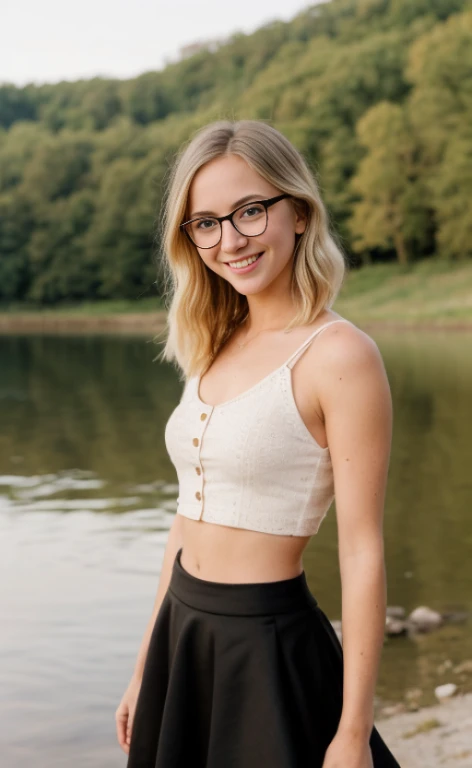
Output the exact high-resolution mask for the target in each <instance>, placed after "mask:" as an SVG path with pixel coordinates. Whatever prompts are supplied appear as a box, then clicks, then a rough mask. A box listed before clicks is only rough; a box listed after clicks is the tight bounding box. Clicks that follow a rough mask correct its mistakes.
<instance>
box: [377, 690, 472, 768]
mask: <svg viewBox="0 0 472 768" xmlns="http://www.w3.org/2000/svg"><path fill="white" fill-rule="evenodd" d="M375 726H376V728H377V730H378V731H379V733H380V735H381V736H382V738H383V739H384V741H385V743H386V744H387V746H388V747H389V749H390V750H391V751H392V753H393V755H394V756H395V758H396V759H397V760H398V762H399V763H400V765H401V768H445V767H446V768H448V767H449V766H456V767H457V768H471V766H472V693H463V694H461V693H458V694H456V695H455V696H453V697H451V698H450V699H447V700H445V701H443V702H441V703H438V704H433V705H432V706H428V707H421V708H420V709H418V710H415V711H405V712H398V713H396V714H392V715H388V716H382V715H380V716H379V717H377V718H376V719H375Z"/></svg>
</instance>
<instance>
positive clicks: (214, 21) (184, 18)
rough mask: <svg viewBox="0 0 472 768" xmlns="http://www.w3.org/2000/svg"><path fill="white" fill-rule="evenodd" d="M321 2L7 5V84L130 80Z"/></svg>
mask: <svg viewBox="0 0 472 768" xmlns="http://www.w3.org/2000/svg"><path fill="white" fill-rule="evenodd" d="M317 1H319V0H311V2H306V1H305V2H304V1H303V0H231V2H228V0H226V2H225V0H165V2H164V1H163V0H154V2H152V1H151V0H80V2H67V0H0V5H1V17H0V24H1V28H2V35H1V38H2V39H1V44H0V83H5V82H8V83H14V84H15V85H25V84H26V83H45V82H48V83H56V82H59V81H60V80H78V79H82V78H87V79H89V78H91V77H95V76H103V77H118V78H129V77H135V76H136V75H139V74H141V73H142V72H148V71H150V70H156V69H161V68H162V67H163V66H165V64H166V63H167V62H168V61H175V60H177V59H178V58H179V51H180V48H181V47H183V46H185V45H187V44H190V43H194V42H198V41H201V40H208V39H211V40H213V39H221V38H223V39H224V38H226V37H228V36H229V35H230V34H232V33H234V32H252V31H254V30H255V29H257V28H258V27H260V26H262V25H263V24H266V23H268V22H270V21H273V20H274V19H281V20H288V19H290V18H292V17H293V16H295V15H296V14H297V13H298V12H300V11H301V10H303V9H305V8H307V7H309V6H310V5H314V4H315V3H316V2H317Z"/></svg>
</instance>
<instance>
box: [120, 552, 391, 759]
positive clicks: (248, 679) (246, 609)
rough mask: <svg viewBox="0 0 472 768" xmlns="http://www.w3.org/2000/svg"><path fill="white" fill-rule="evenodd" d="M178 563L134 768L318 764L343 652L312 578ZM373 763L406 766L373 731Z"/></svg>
mask: <svg viewBox="0 0 472 768" xmlns="http://www.w3.org/2000/svg"><path fill="white" fill-rule="evenodd" d="M181 552H182V550H179V552H178V553H177V556H176V559H175V561H174V565H173V570H172V575H171V580H170V584H169V588H168V590H167V592H166V595H165V597H164V600H163V602H162V604H161V607H160V610H159V613H158V616H157V619H156V623H155V625H154V629H153V632H152V635H151V639H150V643H149V649H148V653H147V658H146V663H145V666H144V670H143V679H142V684H141V689H140V692H139V696H138V701H137V704H136V711H135V716H134V722H133V725H132V731H131V743H130V749H129V755H128V762H127V768H322V764H323V758H324V754H325V752H326V749H327V748H328V746H329V744H330V742H331V740H332V739H333V737H334V735H335V733H336V730H337V726H338V723H339V719H340V716H341V709H342V692H343V657H342V646H341V644H340V642H339V640H338V638H337V635H336V633H335V631H334V629H333V627H332V626H331V624H330V622H329V620H328V618H327V617H326V615H325V614H324V613H323V611H322V610H321V608H320V607H319V606H318V604H317V601H316V600H315V598H314V597H313V595H312V594H311V592H310V590H309V588H308V585H307V582H306V577H305V573H304V572H303V573H301V574H300V575H299V576H296V577H295V578H291V579H287V580H283V581H276V582H266V583H256V584H225V583H218V582H212V581H206V580H203V579H199V578H196V577H194V576H192V575H191V574H189V573H188V572H187V571H185V570H184V569H183V567H182V565H181V564H180V555H181ZM370 747H371V750H372V756H373V762H374V766H375V768H399V764H398V762H397V761H396V760H395V758H394V757H393V755H392V753H391V752H390V750H389V749H388V747H387V746H386V744H385V742H384V741H383V739H382V737H381V736H380V734H379V732H378V731H377V729H376V728H375V726H374V728H373V730H372V734H371V737H370Z"/></svg>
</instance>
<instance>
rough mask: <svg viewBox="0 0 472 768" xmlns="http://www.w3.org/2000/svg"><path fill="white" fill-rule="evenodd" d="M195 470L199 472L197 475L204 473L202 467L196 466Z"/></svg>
mask: <svg viewBox="0 0 472 768" xmlns="http://www.w3.org/2000/svg"><path fill="white" fill-rule="evenodd" d="M195 472H196V473H197V475H201V474H202V470H201V469H200V467H195Z"/></svg>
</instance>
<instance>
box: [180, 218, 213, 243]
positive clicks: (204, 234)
mask: <svg viewBox="0 0 472 768" xmlns="http://www.w3.org/2000/svg"><path fill="white" fill-rule="evenodd" d="M185 229H186V231H187V234H188V235H189V237H190V239H191V240H193V242H194V243H195V245H196V246H197V248H213V246H215V245H216V244H217V243H218V242H219V240H220V235H221V229H220V222H219V221H218V220H217V219H211V218H207V219H195V221H191V222H190V223H189V224H187V226H186V227H185Z"/></svg>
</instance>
